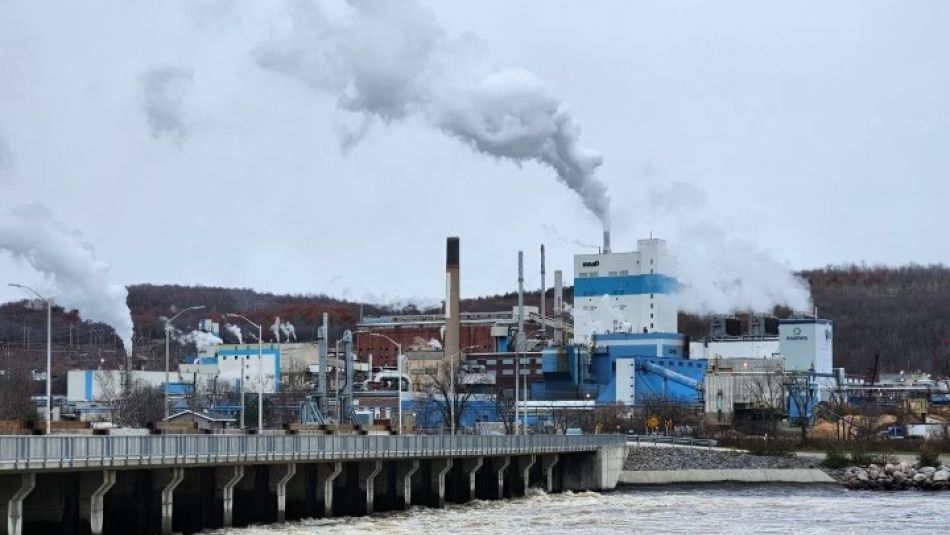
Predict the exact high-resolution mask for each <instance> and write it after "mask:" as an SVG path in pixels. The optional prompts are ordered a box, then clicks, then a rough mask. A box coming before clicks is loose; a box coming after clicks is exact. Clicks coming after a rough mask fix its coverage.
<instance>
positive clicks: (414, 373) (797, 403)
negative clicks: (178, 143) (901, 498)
mask: <svg viewBox="0 0 950 535" xmlns="http://www.w3.org/2000/svg"><path fill="white" fill-rule="evenodd" d="M541 258H542V262H541V280H542V284H544V281H545V277H546V273H545V267H544V251H543V247H542V256H541ZM675 262H676V259H675V258H673V257H672V255H671V254H670V253H669V252H668V251H667V247H666V243H665V242H664V241H663V240H660V239H654V238H650V239H644V240H640V241H639V242H638V243H637V250H635V251H630V252H614V251H612V250H611V248H610V240H609V234H606V233H605V238H604V243H603V247H602V248H601V249H600V251H599V252H598V253H596V254H578V255H576V256H575V257H574V266H573V267H574V285H573V287H574V292H573V303H570V304H568V303H565V302H564V299H563V295H564V291H563V276H562V271H561V270H556V271H555V272H554V277H553V282H554V284H553V290H551V291H546V292H542V300H541V305H540V307H538V306H524V305H523V297H522V296H523V290H524V289H523V287H522V286H523V280H524V266H523V264H522V262H521V257H520V255H519V274H518V277H519V278H518V281H519V292H520V293H519V297H520V298H519V303H521V304H520V305H519V306H515V307H512V308H511V309H508V310H498V311H495V312H466V311H462V310H461V309H460V308H461V307H460V305H461V298H460V295H459V288H460V280H461V269H460V267H461V262H460V242H459V239H458V238H449V240H448V242H447V249H446V288H447V290H446V297H445V304H444V308H443V310H442V312H441V313H437V314H432V313H428V314H411V315H388V316H367V317H363V318H361V320H360V322H359V324H358V325H357V326H356V329H355V330H351V331H346V332H345V333H344V334H343V336H342V338H341V339H340V340H328V339H327V337H326V333H327V332H329V331H328V329H327V327H328V324H329V322H330V321H332V318H328V317H324V325H323V326H321V328H320V330H319V332H320V333H321V334H320V339H319V340H318V342H317V343H290V342H287V341H281V340H276V341H275V342H274V343H263V342H262V343H260V344H258V343H254V344H216V345H209V346H207V347H205V348H202V351H200V352H199V354H196V355H194V356H193V357H189V358H188V359H187V360H186V361H185V362H181V363H178V364H177V365H176V366H173V369H172V370H171V371H170V372H168V373H166V372H162V371H134V372H132V373H131V381H128V380H121V379H120V377H119V374H120V373H121V372H119V371H109V370H73V371H71V372H69V376H68V393H67V407H66V408H65V409H64V410H66V412H72V413H73V414H74V416H75V417H76V418H78V419H83V420H95V419H101V418H104V417H106V416H107V413H108V411H109V410H111V409H110V405H109V403H108V398H109V397H110V396H114V395H115V393H116V390H121V389H122V388H125V387H126V386H127V385H128V384H135V383H143V384H149V385H154V386H161V387H163V388H164V390H165V392H166V394H167V396H168V398H169V401H168V405H167V406H168V407H169V411H168V412H169V415H168V418H169V419H172V420H174V419H176V418H187V419H189V420H196V421H197V422H198V423H199V424H200V425H201V426H203V427H207V428H210V429H217V428H222V429H226V428H229V427H239V426H247V427H254V422H250V421H249V422H245V421H244V419H243V416H242V415H241V412H242V411H241V407H242V406H244V405H243V404H242V403H239V402H235V401H234V400H235V399H236V398H235V396H233V395H231V396H224V395H222V396H220V399H221V401H220V402H216V403H212V406H210V407H204V408H202V410H194V407H193V406H192V404H190V403H189V398H190V397H193V396H194V395H195V394H196V393H197V392H202V393H204V394H208V393H215V392H221V393H232V394H233V393H235V392H240V393H241V396H242V397H241V399H244V396H246V395H254V396H255V399H256V396H257V395H258V393H261V394H263V396H264V398H269V399H271V400H272V402H273V403H278V402H279V403H283V404H284V405H285V406H286V405H288V404H290V405H293V407H295V409H294V410H296V411H297V414H298V417H299V421H300V423H301V424H302V425H305V424H321V425H323V424H327V423H334V422H344V421H352V422H356V423H360V424H372V423H375V424H377V425H386V426H389V428H390V429H393V430H395V429H400V430H401V431H402V432H411V431H413V430H415V431H436V430H440V429H441V430H444V429H448V428H449V427H452V428H455V427H458V430H459V431H463V432H485V431H486V430H490V431H491V432H504V430H508V431H510V430H511V429H513V428H514V429H519V428H526V429H530V430H532V431H534V432H550V431H551V428H552V426H553V425H554V420H555V414H556V413H557V412H558V411H561V410H568V409H569V410H575V411H585V410H588V411H589V410H593V409H595V408H597V407H602V406H612V407H628V408H631V409H634V410H636V409H637V408H640V407H653V406H656V405H657V404H678V405H681V406H684V407H689V408H690V410H692V411H694V412H695V413H697V414H701V415H702V421H703V422H704V424H705V425H718V426H724V425H732V424H733V423H734V421H735V422H738V421H741V420H745V419H755V417H756V414H760V413H761V412H762V411H764V410H767V411H772V412H774V413H780V414H782V415H783V416H786V417H787V419H788V421H789V422H791V423H794V422H801V421H802V419H804V420H805V421H808V422H810V421H812V420H813V419H814V417H815V411H816V407H820V406H828V405H830V404H833V403H834V402H835V401H847V400H848V399H857V398H860V397H861V396H862V395H866V394H867V392H868V389H869V388H877V389H881V388H885V385H882V384H880V383H878V384H877V385H875V386H872V387H869V386H868V385H867V384H866V381H862V380H856V379H853V378H852V379H849V378H848V376H847V375H846V374H845V370H843V369H841V368H835V367H834V364H833V362H834V355H833V346H834V344H833V334H834V329H833V325H832V323H831V322H830V321H828V320H826V319H822V318H820V317H817V314H815V313H803V314H799V315H793V316H791V317H789V318H786V319H777V318H774V317H771V316H768V315H752V316H747V317H743V318H742V319H741V320H740V319H739V318H736V317H732V316H715V317H713V318H712V319H711V321H710V324H709V333H708V335H707V336H706V337H705V338H704V339H702V340H690V339H689V338H688V337H686V336H685V335H683V334H680V333H679V330H678V325H677V313H678V308H677V289H678V282H677V279H676V277H675V275H674V273H675V272H676V266H675ZM545 289H546V290H549V289H548V287H547V286H546V285H545ZM217 328H218V327H217V324H216V323H213V322H211V321H208V320H205V321H203V322H202V323H201V329H203V330H206V331H208V333H209V334H217ZM278 336H279V335H278ZM902 381H903V379H902ZM872 384H873V383H872ZM899 386H902V387H905V389H904V390H905V392H904V394H903V395H906V391H911V392H913V391H914V388H915V387H912V386H911V385H909V384H902V385H899ZM908 387H909V388H908ZM917 387H919V388H918V390H920V389H923V390H921V391H925V394H924V395H929V394H927V393H930V392H931V391H932V389H930V388H928V387H927V385H926V384H925V383H924V382H921V383H919V384H917ZM919 393H920V392H918V394H919ZM944 397H946V396H944ZM205 398H207V399H214V396H213V395H210V396H209V395H205ZM447 409H448V410H447ZM447 420H452V421H447ZM453 424H454V425H453Z"/></svg>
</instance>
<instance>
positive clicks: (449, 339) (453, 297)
mask: <svg viewBox="0 0 950 535" xmlns="http://www.w3.org/2000/svg"><path fill="white" fill-rule="evenodd" d="M459 301H460V298H459V239H458V238H457V237H451V238H448V239H447V240H446V242H445V339H444V340H443V342H444V344H443V348H444V350H445V356H446V357H452V356H453V355H454V358H458V357H459V355H458V352H459V330H460V327H461V325H460V321H459V320H460V317H459V305H460V303H459Z"/></svg>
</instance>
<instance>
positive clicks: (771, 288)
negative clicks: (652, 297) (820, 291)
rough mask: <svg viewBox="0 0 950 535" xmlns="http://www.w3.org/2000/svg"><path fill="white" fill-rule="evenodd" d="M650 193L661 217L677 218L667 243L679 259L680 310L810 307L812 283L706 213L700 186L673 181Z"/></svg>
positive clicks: (703, 311) (715, 312) (723, 310)
mask: <svg viewBox="0 0 950 535" xmlns="http://www.w3.org/2000/svg"><path fill="white" fill-rule="evenodd" d="M649 197H650V206H651V208H652V209H653V210H655V211H656V214H657V217H660V214H665V215H667V216H669V217H673V218H675V219H676V221H675V222H674V223H673V224H672V225H671V227H672V228H674V231H673V235H672V236H670V239H669V240H668V242H667V245H668V247H669V249H670V252H671V253H673V255H674V256H675V257H676V260H677V264H678V265H677V272H676V276H677V278H678V280H679V284H680V291H679V294H678V296H677V300H678V303H679V307H680V309H681V310H683V311H684V312H692V313H696V314H717V313H720V314H721V313H732V312H745V311H751V312H762V313H770V312H772V310H773V308H774V307H775V306H776V305H785V306H788V307H790V308H791V309H793V310H796V311H809V310H811V306H812V300H811V292H810V290H809V288H808V284H807V282H805V281H804V280H802V279H801V278H800V277H798V276H797V275H796V274H795V273H794V272H793V271H792V269H791V268H790V267H789V266H788V265H786V264H785V263H783V262H781V261H779V260H778V259H776V258H775V257H774V255H772V254H771V253H769V252H768V251H766V250H764V249H762V248H760V247H758V246H756V245H755V244H754V243H752V242H750V241H748V240H743V239H740V238H737V237H735V235H734V232H733V231H732V230H730V227H729V226H727V225H725V224H723V223H722V222H721V219H720V218H719V217H715V216H713V215H712V214H707V213H706V208H705V206H706V196H705V194H704V193H703V192H702V191H701V190H699V189H697V188H695V187H694V186H691V185H689V184H685V183H682V182H674V183H672V184H670V185H669V186H668V187H666V188H665V189H663V190H655V191H652V192H651V193H650V196H649Z"/></svg>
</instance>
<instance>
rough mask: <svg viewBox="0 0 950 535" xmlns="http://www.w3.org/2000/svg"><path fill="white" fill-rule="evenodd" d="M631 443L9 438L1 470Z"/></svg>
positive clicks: (465, 438)
mask: <svg viewBox="0 0 950 535" xmlns="http://www.w3.org/2000/svg"><path fill="white" fill-rule="evenodd" d="M623 444H624V438H623V437H621V436H614V435H581V436H568V435H526V436H508V435H504V436H486V435H456V436H449V435H401V436H400V435H152V436H128V437H123V436H69V435H63V436H55V435H54V436H6V437H0V473H2V472H24V471H37V470H41V471H53V470H75V469H81V468H138V467H155V468H159V467H172V466H195V465H217V464H258V463H281V462H317V461H350V460H359V459H421V458H433V457H468V456H499V455H530V454H543V453H573V452H585V451H586V452H592V451H596V450H597V449H599V448H601V447H604V446H611V445H614V446H616V445H623Z"/></svg>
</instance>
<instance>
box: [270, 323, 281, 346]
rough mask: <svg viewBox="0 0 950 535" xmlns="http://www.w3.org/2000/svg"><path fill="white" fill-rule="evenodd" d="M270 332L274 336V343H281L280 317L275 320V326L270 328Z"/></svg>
mask: <svg viewBox="0 0 950 535" xmlns="http://www.w3.org/2000/svg"><path fill="white" fill-rule="evenodd" d="M270 332H272V333H273V334H274V341H276V342H277V343H278V344H279V343H280V317H275V318H274V324H273V325H271V326H270Z"/></svg>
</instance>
